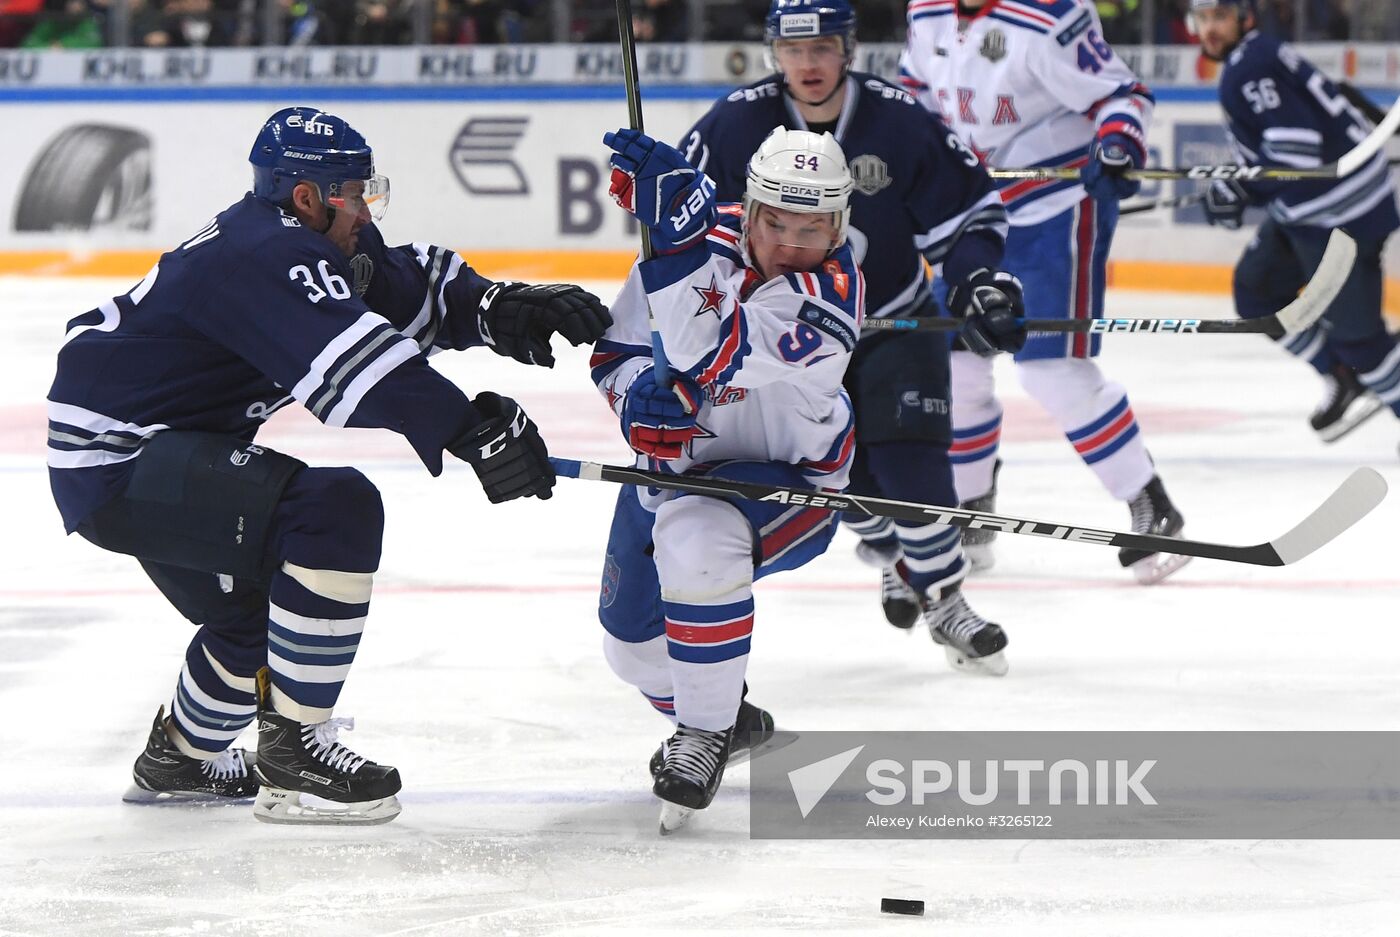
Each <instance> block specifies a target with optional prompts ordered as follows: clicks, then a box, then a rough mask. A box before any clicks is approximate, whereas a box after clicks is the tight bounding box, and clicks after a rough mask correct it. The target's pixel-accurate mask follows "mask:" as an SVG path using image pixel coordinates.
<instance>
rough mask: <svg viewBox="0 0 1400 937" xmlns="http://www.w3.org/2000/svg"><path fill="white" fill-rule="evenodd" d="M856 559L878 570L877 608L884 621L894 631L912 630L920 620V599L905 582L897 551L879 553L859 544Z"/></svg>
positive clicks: (864, 543)
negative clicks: (878, 604)
mask: <svg viewBox="0 0 1400 937" xmlns="http://www.w3.org/2000/svg"><path fill="white" fill-rule="evenodd" d="M856 558H857V559H859V560H860V561H861V562H862V563H865V564H866V565H868V566H873V567H875V568H876V569H878V570H880V607H881V608H882V609H883V610H884V612H885V621H887V622H889V623H890V624H892V625H894V626H895V627H896V628H912V627H914V622H916V621H918V620H919V612H920V610H921V609H920V605H919V596H918V594H917V593H916V592H915V591H914V590H913V589H911V588H909V584H908V583H907V582H905V581H904V576H903V575H901V570H900V568H899V567H900V566H901V565H902V561H901V560H900V558H899V547H898V546H897V545H896V546H895V547H894V549H891V550H881V549H880V548H879V547H876V546H874V545H872V544H869V543H866V542H865V541H864V540H862V541H861V542H860V543H858V544H856Z"/></svg>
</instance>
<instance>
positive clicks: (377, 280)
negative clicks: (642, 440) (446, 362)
mask: <svg viewBox="0 0 1400 937" xmlns="http://www.w3.org/2000/svg"><path fill="white" fill-rule="evenodd" d="M357 249H358V253H357V255H356V256H355V257H354V258H348V257H346V256H345V255H344V254H343V253H341V251H340V250H339V249H337V248H336V247H335V245H334V244H332V242H331V241H329V240H327V239H326V238H325V237H323V236H321V235H320V234H317V233H315V232H314V231H311V230H310V229H308V228H305V227H303V226H302V225H301V224H300V223H299V222H298V221H297V219H296V218H295V217H293V216H291V215H289V214H287V213H286V212H284V211H283V210H282V209H280V208H279V207H277V206H276V205H273V204H272V203H270V202H268V201H266V200H263V199H259V198H255V197H254V196H253V195H251V194H249V195H247V196H245V197H244V198H243V200H242V201H241V202H238V203H237V204H235V205H233V206H231V207H230V208H228V209H227V210H225V211H223V212H221V213H220V214H219V215H218V216H217V217H216V218H215V219H214V220H213V221H211V222H210V223H209V224H208V225H206V226H205V227H204V228H203V229H202V230H200V231H199V232H198V233H196V234H195V235H194V236H193V237H191V238H190V239H189V240H187V241H185V242H184V243H183V244H181V245H180V246H179V247H177V248H175V249H174V250H172V251H170V252H168V253H166V254H164V255H162V256H161V258H160V261H159V262H158V263H157V264H156V266H155V267H154V268H152V269H151V272H150V273H148V274H147V275H146V277H145V279H143V280H142V281H141V282H140V283H138V284H137V285H136V286H135V287H133V288H132V289H131V290H130V291H128V292H127V293H125V294H124V295H121V296H118V297H116V298H114V299H111V300H108V301H107V302H104V303H102V304H101V305H100V306H99V307H98V308H97V309H94V310H92V311H90V312H87V313H84V314H83V315H81V316H78V317H77V318H75V319H73V320H72V321H70V322H69V323H68V331H67V335H66V336H65V338H64V341H63V346H62V348H61V349H60V351H59V354H58V373H57V376H56V377H55V378H54V382H53V386H52V388H51V389H50V391H49V402H48V416H49V440H48V465H49V478H50V482H51V485H52V488H53V492H54V498H55V500H56V501H57V502H58V507H59V511H60V512H61V513H62V515H63V522H64V525H65V526H66V527H67V529H68V531H69V532H70V533H71V532H72V531H73V530H74V529H76V528H77V526H78V525H79V524H80V523H81V522H82V521H83V519H84V518H86V517H87V516H88V515H89V514H90V513H92V511H94V510H95V509H97V508H98V507H100V506H101V505H103V504H104V503H106V502H107V501H109V500H110V499H111V498H113V497H115V496H116V495H117V494H119V493H120V492H121V490H122V489H123V487H124V486H125V484H126V481H127V478H128V476H129V474H130V471H131V468H132V463H133V460H134V459H136V458H137V457H138V456H139V455H140V454H141V450H142V447H143V446H144V444H145V443H146V442H147V441H148V440H150V439H151V437H153V436H154V435H155V434H157V433H159V432H162V431H164V430H167V429H180V430H200V431H205V432H214V433H227V434H230V435H233V436H236V437H238V438H241V439H246V440H251V439H253V437H254V435H255V434H256V433H257V431H258V429H259V427H260V426H261V425H262V423H263V421H264V420H266V419H267V418H268V417H269V416H271V415H272V413H274V412H275V411H277V410H278V409H280V408H281V407H283V406H286V405H287V404H289V403H291V402H292V401H293V400H295V401H297V402H299V403H301V404H302V405H303V406H305V407H306V408H307V409H308V410H310V411H311V413H312V414H313V415H314V416H315V417H316V418H317V419H318V420H320V421H321V422H322V423H325V424H327V425H329V426H361V427H382V428H385V429H391V430H394V431H395V432H398V433H402V434H403V435H404V436H405V437H407V439H408V441H409V442H410V443H411V444H412V445H413V448H414V449H415V450H416V451H417V453H418V455H419V457H420V458H422V460H423V462H424V464H425V465H426V466H427V467H428V470H429V471H431V472H432V473H433V474H434V475H436V474H439V473H440V472H441V471H442V452H443V448H444V447H445V446H446V445H447V444H448V443H450V442H452V441H453V440H454V439H456V438H457V437H458V436H460V435H461V434H463V433H465V432H466V431H467V430H468V429H470V428H471V427H472V426H474V425H475V424H476V423H477V422H479V421H480V417H479V416H478V415H477V413H476V411H475V410H474V409H473V407H472V405H471V402H470V401H468V400H467V398H466V397H465V395H463V393H462V392H461V391H460V390H458V389H457V387H456V386H455V385H453V384H452V383H451V382H450V381H448V380H447V379H446V378H444V377H442V376H441V375H439V374H438V373H437V372H436V371H434V370H433V369H432V368H431V367H430V366H429V365H428V361H427V357H426V355H427V353H429V352H431V351H433V350H435V349H443V348H466V347H468V346H471V345H478V344H482V338H481V334H480V331H479V328H478V325H477V309H478V306H479V303H480V300H481V296H482V295H483V294H484V293H485V292H486V290H487V288H488V287H489V286H490V285H491V281H488V280H486V279H484V278H482V277H480V276H478V275H477V274H476V273H474V272H473V271H472V270H471V268H470V267H468V266H467V265H465V264H464V263H463V262H462V260H461V258H459V257H457V256H456V255H455V254H454V253H453V252H452V251H449V250H444V249H442V248H438V247H433V246H430V245H412V246H405V247H396V248H388V247H386V246H385V245H384V241H383V238H382V237H381V235H380V234H379V232H378V230H377V229H375V228H374V226H373V225H369V226H366V227H365V228H363V229H361V230H360V233H359V241H358V244H357Z"/></svg>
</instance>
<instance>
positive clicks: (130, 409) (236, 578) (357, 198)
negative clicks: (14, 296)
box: [48, 107, 611, 823]
mask: <svg viewBox="0 0 1400 937" xmlns="http://www.w3.org/2000/svg"><path fill="white" fill-rule="evenodd" d="M249 158H250V160H251V162H252V165H253V189H252V191H251V192H249V193H248V194H247V195H245V196H244V198H243V199H242V200H241V201H239V202H237V203H235V204H234V205H232V206H230V207H229V208H228V209H226V210H224V211H223V212H220V213H219V214H218V215H217V216H216V217H215V218H214V219H213V220H212V221H210V222H209V224H207V225H206V226H205V227H204V228H202V229H201V230H200V231H198V232H197V233H195V234H194V235H193V236H192V237H190V238H189V239H188V240H187V241H185V242H184V243H183V244H181V245H180V246H179V247H177V248H175V249H174V250H172V251H170V252H168V253H166V254H164V255H162V256H161V258H160V261H159V263H158V264H157V265H156V266H155V267H154V268H152V270H151V271H150V273H148V274H147V275H146V277H145V279H143V280H142V281H141V282H140V283H139V284H137V285H136V286H135V287H133V288H132V289H131V290H130V291H128V292H127V293H125V294H123V295H121V296H118V297H116V298H114V299H112V300H109V301H107V302H104V303H103V304H102V305H100V306H99V307H98V308H97V309H94V310H92V311H91V312H88V313H85V314H84V315H81V316H78V317H77V318H76V319H73V320H72V321H71V322H70V323H69V324H68V332H67V335H66V336H65V338H64V342H63V346H62V349H61V350H60V351H59V355H58V373H57V376H56V377H55V379H54V382H53V387H52V389H51V390H50V392H49V404H48V416H49V449H48V465H49V475H50V479H51V483H52V487H53V494H54V498H55V500H56V501H57V503H58V508H59V511H60V513H61V514H62V516H63V523H64V525H65V527H66V528H67V530H68V531H69V532H70V533H71V532H74V531H77V532H78V533H80V534H82V536H84V537H85V538H87V539H88V540H90V541H91V542H93V543H94V544H96V545H98V546H100V547H102V548H104V549H107V550H111V551H114V552H117V553H124V554H129V555H132V556H135V557H136V558H137V559H139V560H140V562H141V565H142V567H143V568H144V569H145V571H146V573H147V575H148V576H149V577H150V578H151V580H152V581H153V582H154V583H155V585H156V586H157V588H159V589H160V591H161V592H162V593H163V594H164V595H165V597H166V598H167V599H168V600H169V601H170V602H171V604H172V605H174V606H175V608H176V609H177V610H179V611H180V613H181V614H183V615H184V616H185V617H187V618H188V619H189V620H190V621H192V622H193V623H194V624H196V625H197V626H198V631H197V632H196V634H195V637H194V640H193V641H192V642H191V643H190V646H189V650H188V651H187V653H186V656H185V664H184V666H183V668H182V669H181V671H180V675H179V679H178V681H177V683H176V687H175V694H174V698H173V701H172V703H171V708H170V713H169V716H168V717H167V716H166V715H165V713H164V711H163V710H162V711H160V712H157V714H156V719H155V723H154V725H153V726H152V727H151V732H150V736H149V739H148V742H147V746H146V749H145V751H144V752H143V753H142V754H141V756H140V757H139V758H138V759H137V761H136V765H135V768H134V777H135V784H134V785H133V787H132V789H131V791H130V792H129V793H128V795H127V799H128V800H132V801H146V800H154V799H168V798H171V797H181V798H183V797H194V798H209V799H216V800H217V799H229V798H243V797H251V796H253V794H254V792H255V791H256V792H257V800H256V802H255V805H254V811H255V815H256V816H257V817H258V818H259V819H261V820H268V821H271V822H337V823H382V822H385V821H388V820H391V819H393V817H394V816H396V815H397V814H398V812H399V806H398V801H397V798H396V797H395V794H396V793H397V791H398V790H399V787H400V782H399V775H398V772H397V771H396V770H395V769H394V768H391V767H388V766H385V765H378V764H375V763H374V762H372V761H369V760H367V759H366V758H364V757H363V756H361V755H357V754H356V753H355V752H353V751H351V750H350V749H348V748H346V747H345V746H344V745H343V744H342V743H341V742H340V741H338V739H337V732H338V730H339V729H341V728H344V727H346V725H347V720H344V719H337V718H332V710H333V709H334V707H335V703H336V699H337V697H338V696H339V693H340V689H341V686H342V685H343V683H344V681H345V679H346V676H347V673H348V671H349V669H350V665H351V662H352V661H353V660H354V658H355V652H356V649H357V647H358V645H359V641H360V634H361V632H362V630H363V628H364V623H365V616H366V613H367V612H368V609H369V600H370V589H371V583H372V580H373V574H374V572H375V570H376V569H377V568H378V565H379V558H380V546H381V539H382V534H383V525H384V513H383V507H382V504H381V502H380V498H379V493H378V491H377V490H376V489H375V487H374V485H373V484H371V483H370V481H369V480H368V479H366V478H365V476H364V475H362V474H361V473H360V472H358V471H356V470H355V469H353V468H311V467H308V466H306V465H305V464H304V463H302V462H300V461H298V460H297V459H294V458H292V457H290V456H287V455H283V454H281V453H278V452H274V451H272V450H270V449H267V448H265V447H262V446H258V445H255V444H254V442H253V440H254V437H255V435H256V433H257V431H258V429H259V427H260V426H261V425H262V423H263V421H264V420H266V419H267V418H268V417H269V416H270V415H271V414H272V413H273V412H275V411H276V410H278V409H279V408H281V407H283V406H286V405H288V404H290V403H292V402H293V401H295V402H297V403H300V404H301V405H302V406H304V407H306V408H307V409H308V410H310V411H311V413H312V414H313V415H314V416H315V417H316V418H317V419H318V420H320V421H321V422H322V423H325V424H326V425H329V426H358V427H382V428H385V429H391V430H393V431H395V432H398V433H401V434H403V435H404V436H405V437H406V438H407V440H408V442H409V443H410V444H411V445H412V446H413V448H414V450H415V451H416V452H417V453H418V456H419V458H421V459H422V460H423V463H424V465H425V466H427V469H428V471H429V472H430V473H431V474H433V475H438V474H440V473H441V472H442V471H443V453H444V452H449V453H451V454H452V455H454V456H456V457H458V458H460V459H463V460H465V461H466V462H467V463H468V464H469V465H471V467H472V468H473V469H474V470H475V471H476V474H477V475H478V476H479V478H480V480H481V484H482V487H483V489H484V490H485V492H486V495H487V497H488V498H489V499H490V500H491V501H492V502H493V503H495V502H501V501H507V500H510V499H512V498H519V497H528V496H534V497H538V498H548V497H549V496H550V493H551V488H552V486H553V484H554V475H553V472H552V471H551V469H550V467H549V463H548V461H547V456H546V452H545V446H544V443H543V442H542V441H541V439H540V436H539V433H538V431H537V430H536V428H535V425H534V424H533V423H532V422H531V421H530V419H529V417H527V416H526V415H525V413H524V411H523V410H521V408H520V407H519V405H518V404H516V403H515V402H514V401H512V400H511V399H510V398H508V397H502V396H499V395H497V394H494V393H491V392H482V393H479V394H477V395H476V397H475V398H473V399H470V400H469V399H468V398H467V397H466V396H465V395H464V394H463V393H462V392H461V391H460V390H458V389H457V387H456V386H454V385H453V384H452V383H450V382H449V381H448V380H446V379H445V378H443V377H441V376H440V375H439V374H438V373H437V372H436V371H435V370H433V368H431V367H430V366H429V365H428V360H427V356H428V355H429V354H430V353H432V352H434V351H439V350H443V349H448V348H458V349H461V348H468V347H471V346H474V345H481V344H487V345H490V346H492V348H493V349H494V350H495V351H496V352H497V353H499V354H503V355H508V356H511V357H513V358H516V359H518V360H521V361H524V362H526V363H532V364H543V365H546V366H548V365H551V364H552V363H553V359H552V357H551V356H550V349H549V341H550V337H551V335H552V334H554V333H556V332H557V333H559V334H561V335H563V336H564V337H565V338H566V339H568V340H569V341H571V342H573V343H574V344H580V343H583V342H592V341H594V340H595V339H597V338H598V336H599V335H601V334H602V332H603V330H604V329H605V328H606V327H607V326H608V324H609V323H610V321H611V320H610V318H609V316H608V313H607V310H606V309H605V308H604V307H603V306H602V304H601V303H599V301H598V300H597V299H596V298H595V297H593V296H591V295H590V294H588V293H585V292H583V291H582V290H579V289H578V288H577V287H572V286H565V285H557V286H526V285H524V284H519V283H493V282H491V281H490V280H487V279H485V278H483V277H481V276H480V275H478V274H477V273H475V272H474V271H473V270H472V269H471V268H470V267H469V266H467V265H466V264H465V263H464V262H463V261H462V259H461V258H460V257H458V256H457V255H456V254H454V253H453V252H452V251H450V250H445V249H443V248H439V247H434V246H431V245H427V244H416V245H413V246H408V247H394V248H391V247H387V246H386V245H385V243H384V240H383V238H382V236H381V235H380V233H379V231H378V229H377V228H376V227H375V226H374V224H373V223H372V219H375V218H378V217H380V216H381V215H382V213H383V209H384V207H385V206H386V204H387V202H388V198H389V186H388V181H387V180H386V179H385V178H384V177H383V176H380V175H378V174H376V172H375V166H374V157H373V152H372V151H371V149H370V147H369V145H368V144H367V143H366V142H365V140H364V138H363V137H362V136H361V135H360V134H359V133H357V132H356V131H355V130H354V129H353V128H352V127H350V126H349V125H348V124H346V123H345V121H343V120H341V119H340V118H338V117H335V116H334V115H331V114H328V113H325V112H323V111H319V110H315V109H312V108H305V107H297V108H287V109H284V110H280V111H278V112H277V113H276V114H274V115H273V116H272V117H271V118H270V119H269V120H268V121H267V123H266V124H265V125H264V126H263V128H262V130H261V131H260V132H259V133H258V135H257V139H256V140H255V142H254V144H253V149H252V152H251V154H250V157H249ZM255 717H256V718H257V719H258V746H257V752H256V756H254V755H253V754H252V753H245V752H243V751H241V750H238V749H230V745H231V744H232V742H233V741H234V739H235V738H236V737H237V736H238V735H239V734H240V733H241V732H242V731H243V729H244V728H246V727H247V726H248V725H249V724H251V723H252V722H253V720H254V718H255ZM302 795H312V799H310V800H307V801H304V802H303V801H302Z"/></svg>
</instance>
